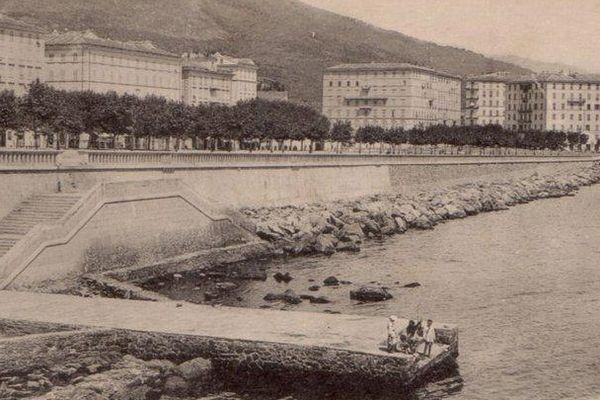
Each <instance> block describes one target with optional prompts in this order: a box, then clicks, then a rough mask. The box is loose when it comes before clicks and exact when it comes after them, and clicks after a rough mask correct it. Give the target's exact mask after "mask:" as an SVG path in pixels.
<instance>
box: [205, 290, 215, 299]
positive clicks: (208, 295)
mask: <svg viewBox="0 0 600 400" xmlns="http://www.w3.org/2000/svg"><path fill="white" fill-rule="evenodd" d="M218 298H219V293H217V292H210V291H208V292H204V300H206V301H211V300H216V299H218Z"/></svg>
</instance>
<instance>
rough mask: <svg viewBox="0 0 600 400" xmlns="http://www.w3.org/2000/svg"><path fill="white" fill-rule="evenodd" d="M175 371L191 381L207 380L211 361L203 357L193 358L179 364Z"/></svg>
mask: <svg viewBox="0 0 600 400" xmlns="http://www.w3.org/2000/svg"><path fill="white" fill-rule="evenodd" d="M176 371H177V373H178V374H179V375H181V376H182V377H183V378H184V379H186V380H188V381H193V383H199V382H207V381H208V380H209V379H210V376H211V374H212V363H211V361H210V360H207V359H205V358H194V359H192V360H189V361H185V362H183V363H181V364H179V365H178V366H177V368H176Z"/></svg>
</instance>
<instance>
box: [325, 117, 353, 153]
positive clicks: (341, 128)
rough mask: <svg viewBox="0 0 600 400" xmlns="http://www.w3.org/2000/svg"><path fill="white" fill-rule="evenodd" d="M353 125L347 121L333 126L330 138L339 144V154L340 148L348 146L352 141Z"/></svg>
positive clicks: (338, 122)
mask: <svg viewBox="0 0 600 400" xmlns="http://www.w3.org/2000/svg"><path fill="white" fill-rule="evenodd" d="M353 133H354V131H353V129H352V124H351V123H350V122H347V121H337V122H336V123H334V124H333V127H332V128H331V131H330V133H329V138H330V139H331V140H332V141H333V142H335V143H336V144H337V151H338V153H339V152H340V151H341V148H340V146H342V145H344V144H348V143H350V142H351V141H352V134H353Z"/></svg>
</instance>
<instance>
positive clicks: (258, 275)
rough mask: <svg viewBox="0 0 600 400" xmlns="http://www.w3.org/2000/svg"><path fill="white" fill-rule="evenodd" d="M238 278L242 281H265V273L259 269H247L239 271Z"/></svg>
mask: <svg viewBox="0 0 600 400" xmlns="http://www.w3.org/2000/svg"><path fill="white" fill-rule="evenodd" d="M238 278H239V279H244V280H254V281H266V280H267V271H265V270H264V269H260V268H247V269H243V270H242V271H240V273H239V275H238Z"/></svg>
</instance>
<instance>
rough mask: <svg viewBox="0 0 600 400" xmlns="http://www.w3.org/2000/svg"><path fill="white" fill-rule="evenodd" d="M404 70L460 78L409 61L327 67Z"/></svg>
mask: <svg viewBox="0 0 600 400" xmlns="http://www.w3.org/2000/svg"><path fill="white" fill-rule="evenodd" d="M402 70H417V71H423V72H429V73H431V74H436V75H441V76H445V77H448V78H454V79H460V77H459V76H457V75H452V74H449V73H447V72H441V71H436V70H434V69H431V68H427V67H422V66H420V65H414V64H409V63H380V62H370V63H356V64H339V65H334V66H333V67H329V68H327V69H326V71H327V72H345V71H402Z"/></svg>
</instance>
